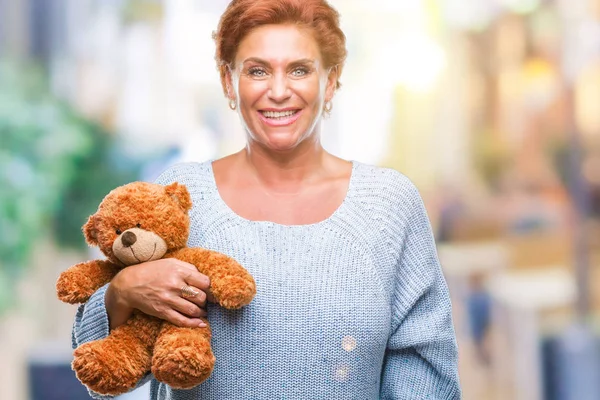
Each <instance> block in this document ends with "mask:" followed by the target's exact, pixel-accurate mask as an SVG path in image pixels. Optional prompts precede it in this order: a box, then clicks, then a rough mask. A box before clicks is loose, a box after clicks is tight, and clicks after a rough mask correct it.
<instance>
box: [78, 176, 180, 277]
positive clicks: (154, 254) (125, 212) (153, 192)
mask: <svg viewBox="0 0 600 400" xmlns="http://www.w3.org/2000/svg"><path fill="white" fill-rule="evenodd" d="M191 207H192V200H191V198H190V194H189V192H188V190H187V188H186V187H185V186H184V185H181V184H179V183H177V182H175V183H172V184H170V185H168V186H163V185H159V184H155V183H147V182H133V183H129V184H127V185H124V186H120V187H118V188H116V189H114V190H112V191H111V192H110V193H109V194H107V195H106V197H105V198H104V200H102V203H100V206H99V207H98V211H97V212H96V213H95V214H94V215H92V216H90V218H89V219H88V221H87V222H86V224H85V225H84V226H83V233H84V235H85V239H86V241H87V243H88V244H89V245H91V246H98V247H99V248H100V250H101V251H102V252H103V253H104V255H105V256H106V257H108V259H109V260H110V261H112V262H113V263H115V264H117V265H121V266H127V265H133V264H138V263H141V262H145V261H152V260H158V259H159V258H162V257H163V256H164V255H165V254H166V253H167V251H172V250H176V249H179V248H182V247H184V246H185V245H186V243H187V239H188V235H189V231H190V221H189V217H188V214H187V212H188V211H189V210H190V208H191Z"/></svg>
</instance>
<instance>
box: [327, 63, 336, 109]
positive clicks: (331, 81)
mask: <svg viewBox="0 0 600 400" xmlns="http://www.w3.org/2000/svg"><path fill="white" fill-rule="evenodd" d="M338 72H339V70H338V66H337V65H334V66H333V67H331V68H330V69H329V71H328V72H327V86H326V87H325V101H331V99H333V95H334V94H335V91H336V89H337V81H338V77H339V74H338Z"/></svg>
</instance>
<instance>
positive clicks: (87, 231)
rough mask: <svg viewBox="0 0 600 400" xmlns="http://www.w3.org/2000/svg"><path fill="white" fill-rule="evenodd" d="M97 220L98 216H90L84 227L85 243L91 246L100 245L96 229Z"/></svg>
mask: <svg viewBox="0 0 600 400" xmlns="http://www.w3.org/2000/svg"><path fill="white" fill-rule="evenodd" d="M96 219H97V217H96V214H94V215H90V217H89V218H88V220H87V222H86V223H85V225H83V234H84V236H85V241H86V242H88V244H89V245H91V246H97V245H98V228H97V227H96Z"/></svg>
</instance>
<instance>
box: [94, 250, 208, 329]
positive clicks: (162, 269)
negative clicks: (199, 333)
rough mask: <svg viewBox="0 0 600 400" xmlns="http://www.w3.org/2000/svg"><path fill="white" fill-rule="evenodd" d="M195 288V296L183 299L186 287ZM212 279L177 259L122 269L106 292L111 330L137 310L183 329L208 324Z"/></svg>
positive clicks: (161, 260) (166, 259)
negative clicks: (204, 319)
mask: <svg viewBox="0 0 600 400" xmlns="http://www.w3.org/2000/svg"><path fill="white" fill-rule="evenodd" d="M184 286H191V287H192V289H194V291H195V292H197V293H198V294H196V295H195V296H194V297H186V298H184V297H182V290H181V289H182V287H184ZM209 287H210V279H209V278H208V276H206V275H204V274H201V273H200V272H199V271H198V270H197V269H196V267H195V266H193V265H191V264H188V263H186V262H183V261H180V260H177V259H175V258H163V259H160V260H156V261H150V262H146V263H141V264H137V265H131V266H129V267H125V268H124V269H123V270H121V271H120V272H119V273H118V274H117V275H116V276H115V277H114V278H113V279H112V281H111V283H110V285H109V286H108V289H107V290H106V296H105V302H106V311H107V313H108V319H109V321H110V329H111V330H112V329H115V328H116V327H118V326H120V325H122V324H124V323H125V322H126V321H127V319H129V317H130V316H131V314H132V313H133V310H134V309H138V310H140V311H142V312H143V313H145V314H148V315H153V316H155V317H158V318H161V319H164V320H166V321H169V322H171V323H172V324H174V325H177V326H181V327H199V326H200V327H201V326H206V324H205V323H204V322H203V321H202V320H201V319H200V317H206V315H207V314H206V309H205V308H206V301H207V298H208V300H209V301H214V298H213V297H212V295H211V294H210V291H209Z"/></svg>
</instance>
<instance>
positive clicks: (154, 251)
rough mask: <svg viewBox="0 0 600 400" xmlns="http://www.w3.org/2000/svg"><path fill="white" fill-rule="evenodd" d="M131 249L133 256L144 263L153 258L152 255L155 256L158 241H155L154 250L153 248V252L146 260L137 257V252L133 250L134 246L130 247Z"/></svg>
mask: <svg viewBox="0 0 600 400" xmlns="http://www.w3.org/2000/svg"><path fill="white" fill-rule="evenodd" d="M130 249H131V254H133V257H134V258H135V259H136V260H137V261H138V262H139V263H143V262H146V261H148V260H151V259H152V257H154V253H156V243H154V250H152V254H151V255H150V257H148V258H147V259H145V260H144V261H142V260H140V259H139V258H137V256H136V255H135V252H134V251H133V247H130Z"/></svg>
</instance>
